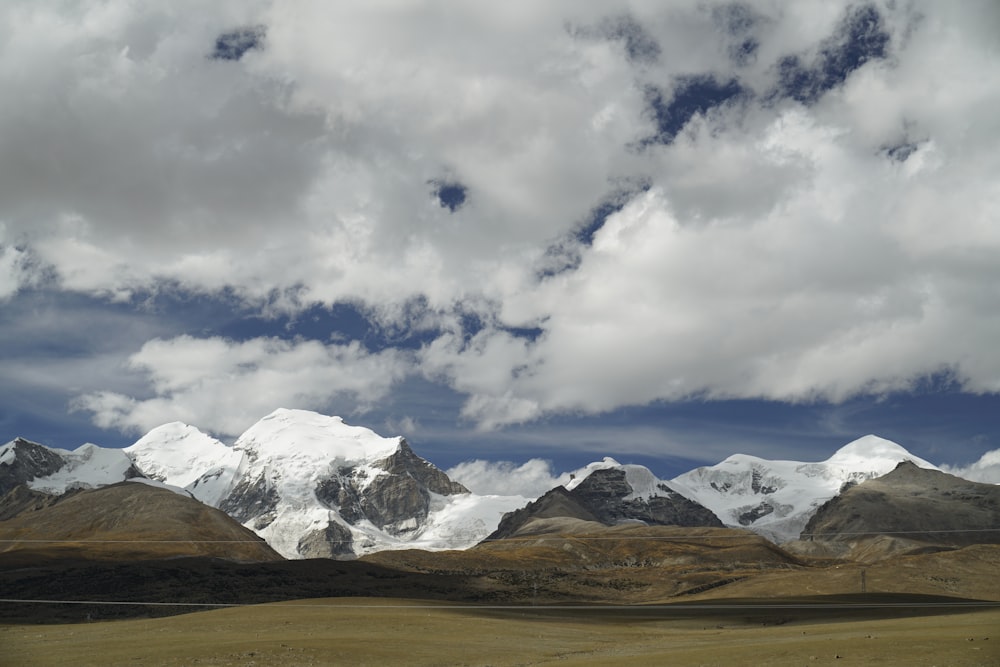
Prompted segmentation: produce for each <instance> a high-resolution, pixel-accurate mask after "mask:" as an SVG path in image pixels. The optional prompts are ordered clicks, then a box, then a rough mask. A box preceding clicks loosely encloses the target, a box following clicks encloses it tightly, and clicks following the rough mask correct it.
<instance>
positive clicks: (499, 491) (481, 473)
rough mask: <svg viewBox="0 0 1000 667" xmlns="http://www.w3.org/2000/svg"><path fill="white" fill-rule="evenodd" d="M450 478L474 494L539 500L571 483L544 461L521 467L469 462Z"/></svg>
mask: <svg viewBox="0 0 1000 667" xmlns="http://www.w3.org/2000/svg"><path fill="white" fill-rule="evenodd" d="M447 474H448V477H450V478H452V479H453V480H455V481H456V482H459V483H460V484H463V485H464V486H465V487H466V488H467V489H469V490H470V491H472V492H473V493H478V494H482V495H499V496H524V497H525V498H537V497H539V496H541V495H542V494H544V493H545V492H546V491H548V490H550V489H552V488H555V487H556V486H560V485H564V484H567V483H568V482H569V480H570V477H569V474H568V473H562V474H559V475H556V474H555V473H554V471H553V470H552V464H551V462H549V461H543V460H542V459H530V460H529V461H526V462H525V463H522V464H520V465H518V464H516V463H511V462H510V461H483V460H475V461H465V462H463V463H459V464H458V465H457V466H455V467H453V468H450V469H449V470H448V471H447Z"/></svg>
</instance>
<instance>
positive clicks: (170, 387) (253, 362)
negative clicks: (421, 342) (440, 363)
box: [74, 336, 408, 436]
mask: <svg viewBox="0 0 1000 667" xmlns="http://www.w3.org/2000/svg"><path fill="white" fill-rule="evenodd" d="M128 363H129V366H130V367H131V368H132V369H134V370H136V371H139V372H142V373H144V374H146V375H147V376H148V377H149V382H150V385H151V387H152V390H153V395H152V396H151V397H149V398H144V399H136V398H133V397H130V396H126V395H123V394H121V393H115V392H108V391H104V392H92V393H88V394H85V395H83V396H80V397H78V398H77V399H76V400H75V401H74V407H75V408H76V409H78V410H87V411H90V412H93V413H94V422H95V423H96V424H98V425H99V426H103V427H106V428H111V427H113V428H119V429H122V430H127V431H135V432H143V431H148V430H150V429H152V428H154V427H156V426H158V425H160V424H163V423H165V422H169V421H183V422H186V423H189V424H197V425H198V426H199V428H203V429H205V430H207V431H210V432H212V433H217V434H220V435H228V436H233V435H238V434H239V433H242V432H243V431H244V430H246V428H248V427H249V426H250V425H251V424H253V423H254V422H255V421H256V420H257V419H260V416H261V415H264V414H268V411H269V410H273V409H274V408H275V406H279V407H280V406H286V405H294V406H296V407H300V408H313V409H319V408H322V407H323V406H324V405H326V404H327V403H328V402H329V401H330V400H331V399H332V398H333V397H336V396H338V395H341V394H350V395H351V396H353V397H354V399H355V401H356V403H357V404H358V405H359V406H361V407H364V406H365V405H370V404H371V402H372V401H375V400H377V399H378V398H380V397H382V396H384V395H385V394H386V393H387V392H388V391H389V390H390V388H391V387H392V385H393V384H394V383H396V382H398V381H400V380H401V379H402V378H403V377H405V375H406V372H407V367H408V364H407V362H406V360H405V357H404V355H403V354H402V353H399V352H396V351H393V350H388V351H385V352H381V353H378V354H372V353H369V352H367V351H365V350H364V349H363V348H362V347H361V346H360V345H359V344H357V343H349V344H346V345H324V344H323V343H320V342H318V341H309V340H299V341H287V340H281V339H277V338H255V339H251V340H247V341H243V342H234V341H230V340H226V339H222V338H204V339H199V338H193V337H191V336H179V337H176V338H172V339H169V340H161V339H155V340H152V341H149V342H147V343H146V344H145V345H143V346H142V349H140V350H139V351H138V352H137V353H135V354H134V355H132V356H131V357H130V358H129V361H128Z"/></svg>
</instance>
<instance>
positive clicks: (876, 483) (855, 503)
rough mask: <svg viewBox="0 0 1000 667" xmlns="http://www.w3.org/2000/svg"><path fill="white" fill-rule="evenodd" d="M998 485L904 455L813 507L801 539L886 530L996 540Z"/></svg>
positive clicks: (907, 536)
mask: <svg viewBox="0 0 1000 667" xmlns="http://www.w3.org/2000/svg"><path fill="white" fill-rule="evenodd" d="M998 526H1000V486H996V485H994V484H981V483H978V482H970V481H968V480H964V479H961V478H959V477H955V476H953V475H949V474H947V473H944V472H940V471H937V470H925V469H923V468H919V467H917V466H916V465H914V464H913V463H910V462H909V461H904V462H902V463H900V464H899V465H898V466H897V467H896V469H895V470H893V471H892V472H890V473H889V474H887V475H885V476H883V477H879V478H877V479H872V480H869V481H867V482H862V483H861V484H858V485H856V486H853V487H850V488H848V489H847V490H846V491H844V492H843V493H841V494H840V495H838V496H836V497H835V498H833V499H831V500H830V501H829V502H827V503H826V504H824V505H823V506H822V507H820V508H819V510H817V512H816V514H815V515H813V517H812V518H811V519H810V520H809V523H807V524H806V527H805V530H804V531H803V533H802V539H803V540H811V541H834V542H857V541H861V540H864V539H870V538H875V537H877V536H880V535H890V536H892V537H894V538H896V539H902V540H912V541H917V542H921V543H924V544H928V543H929V544H938V545H952V546H961V545H968V544H977V543H1000V531H998V530H996V529H997V527H998Z"/></svg>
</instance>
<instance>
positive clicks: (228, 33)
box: [0, 0, 1000, 477]
mask: <svg viewBox="0 0 1000 667" xmlns="http://www.w3.org/2000/svg"><path fill="white" fill-rule="evenodd" d="M349 4H355V3H325V2H319V1H318V0H317V1H310V0H296V1H295V2H280V3H279V2H267V1H264V0H260V1H257V2H236V1H235V0H234V1H233V2H218V3H212V6H211V7H205V6H203V5H202V4H200V3H187V4H186V3H184V2H179V3H169V4H168V3H153V2H138V3H136V2H124V1H122V2H119V1H117V0H108V1H107V2H103V3H79V4H76V3H64V2H13V3H9V4H7V5H5V6H4V7H3V8H2V9H0V44H3V46H2V47H0V49H2V50H0V62H5V63H8V64H9V65H12V66H9V67H5V68H0V84H2V85H3V86H4V89H5V90H8V91H10V94H9V95H8V96H7V97H8V98H9V99H10V100H13V101H12V102H9V103H8V104H7V105H5V107H7V108H6V109H5V110H4V112H3V113H2V114H0V347H2V349H3V350H4V354H3V356H2V358H0V427H2V428H0V430H2V432H0V439H6V438H12V437H14V436H16V435H20V436H24V437H27V438H30V439H34V440H38V441H41V442H44V443H46V444H50V445H53V446H58V447H64V448H73V447H76V446H77V445H79V444H81V443H83V442H86V441H92V442H97V443H99V444H102V445H106V446H124V445H127V444H130V443H131V442H133V441H134V440H135V439H137V438H138V437H139V436H140V435H141V434H142V433H144V432H146V431H148V430H149V429H151V428H153V427H155V426H156V425H158V424H161V423H164V422H168V421H175V420H179V421H184V422H187V423H191V424H194V425H196V426H198V427H199V428H201V429H202V430H204V431H206V432H209V433H212V434H214V435H217V436H219V437H221V438H222V439H224V440H230V441H231V440H232V439H234V438H235V437H236V436H238V435H239V433H240V432H242V431H243V430H244V429H246V428H248V427H249V426H250V425H251V424H252V423H253V422H254V421H256V420H257V419H259V418H260V417H262V416H264V415H265V414H267V413H268V412H270V411H271V410H273V409H275V408H277V407H298V408H307V409H313V410H318V411H322V412H325V413H329V414H340V415H342V416H343V417H344V418H345V419H346V420H347V421H349V422H352V423H356V424H362V425H365V426H369V427H371V428H373V429H374V430H376V431H378V432H379V433H381V434H383V435H396V434H401V435H405V436H407V438H408V439H409V440H410V441H411V443H412V444H413V445H414V447H415V448H416V449H417V451H418V452H420V453H422V454H423V455H424V456H425V457H427V458H429V459H430V460H432V461H433V462H435V463H437V464H438V465H439V466H441V467H446V468H447V467H450V466H453V465H455V464H457V463H460V462H462V461H467V460H471V459H483V460H488V461H512V462H515V463H522V462H524V461H528V460H529V459H535V458H540V459H544V460H547V461H551V469H552V470H553V471H555V472H560V471H564V470H568V469H571V468H575V467H578V466H580V465H582V464H585V463H587V462H589V461H592V460H594V459H597V458H600V457H602V456H606V455H607V456H613V457H615V458H618V459H619V460H621V461H627V462H638V463H644V464H646V465H649V466H650V467H651V468H653V470H654V471H655V472H657V474H659V475H661V476H663V477H670V476H673V475H676V474H678V473H680V472H683V471H685V470H687V469H689V468H691V467H694V466H696V465H701V464H706V463H714V462H717V461H719V460H721V459H722V458H724V457H725V456H727V455H729V454H731V453H735V452H744V453H751V454H756V455H759V456H763V457H767V458H791V459H799V460H821V459H825V458H826V457H828V456H829V455H830V454H832V453H833V451H835V450H836V449H837V448H838V447H839V446H841V445H843V444H846V443H847V442H849V441H850V440H852V439H854V438H856V437H859V436H861V435H864V434H867V433H876V434H879V435H882V436H883V437H886V438H889V439H892V440H894V441H896V442H899V443H900V444H902V445H903V446H905V447H907V448H908V449H910V450H911V451H912V452H913V453H915V454H917V455H919V456H921V457H923V458H926V459H928V460H931V461H934V462H938V463H947V464H951V465H956V466H963V465H968V464H971V463H973V462H974V461H976V460H977V459H979V458H980V457H981V456H983V455H984V454H986V453H988V452H991V451H993V450H998V449H1000V428H998V427H1000V354H998V353H997V351H996V341H997V340H1000V315H998V313H1000V292H998V290H997V285H1000V235H998V229H1000V227H998V226H997V225H996V220H997V219H1000V191H998V189H997V183H998V182H1000V179H998V176H1000V151H997V150H996V149H997V147H998V146H997V143H998V137H1000V119H998V118H997V115H996V113H995V109H996V108H997V105H998V103H1000V83H998V82H1000V57H998V55H997V54H998V53H1000V51H998V47H1000V41H998V40H1000V37H998V33H997V31H996V30H995V29H993V28H994V27H995V26H996V25H997V24H998V21H1000V10H998V9H997V7H996V6H995V5H994V4H993V3H989V2H980V3H976V2H969V3H955V4H954V5H949V6H947V7H945V6H942V4H941V3H936V2H911V3H890V2H871V3H850V4H849V3H830V2H801V3H799V2H797V3H794V4H791V3H784V2H773V3H768V2H764V3H752V4H750V3H738V2H722V3H712V2H676V3H669V4H667V5H666V6H664V3H660V2H638V1H637V2H606V3H579V2H569V1H567V2H549V3H529V2H524V3H520V2H514V3H502V4H503V6H502V7H500V6H492V5H495V4H497V3H492V4H491V3H461V4H457V3H442V2H419V3H412V4H407V5H403V4H400V5H396V4H394V3H379V4H371V5H368V3H366V6H363V7H359V6H348V5H349ZM196 10H197V11H196Z"/></svg>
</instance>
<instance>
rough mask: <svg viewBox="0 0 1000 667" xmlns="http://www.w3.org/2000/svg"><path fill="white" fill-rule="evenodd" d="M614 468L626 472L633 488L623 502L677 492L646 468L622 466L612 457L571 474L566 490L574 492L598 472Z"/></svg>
mask: <svg viewBox="0 0 1000 667" xmlns="http://www.w3.org/2000/svg"><path fill="white" fill-rule="evenodd" d="M612 468H617V469H619V470H622V471H624V473H625V481H626V482H627V483H628V485H629V486H630V487H631V488H632V493H630V494H629V495H628V496H626V497H625V498H623V500H636V499H639V498H642V499H647V500H648V499H649V498H654V497H656V496H663V495H667V494H669V493H670V492H674V491H676V489H674V487H673V485H672V483H671V482H668V481H666V480H662V479H659V478H658V477H657V476H656V475H654V474H653V471H651V470H650V469H649V468H647V467H646V466H641V465H637V464H634V463H626V464H622V463H619V462H618V461H616V460H615V459H613V458H611V457H610V456H605V457H604V458H603V459H601V460H600V461H595V462H593V463H588V464H587V465H585V466H584V467H582V468H580V469H578V470H575V471H573V472H572V473H570V478H571V479H570V481H569V483H568V484H566V485H565V487H566V490H567V491H572V490H573V489H575V488H576V487H577V486H579V485H580V483H581V482H583V480H585V479H587V477H589V476H590V475H591V474H592V473H594V472H596V471H598V470H609V469H612ZM665 489H666V490H665Z"/></svg>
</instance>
